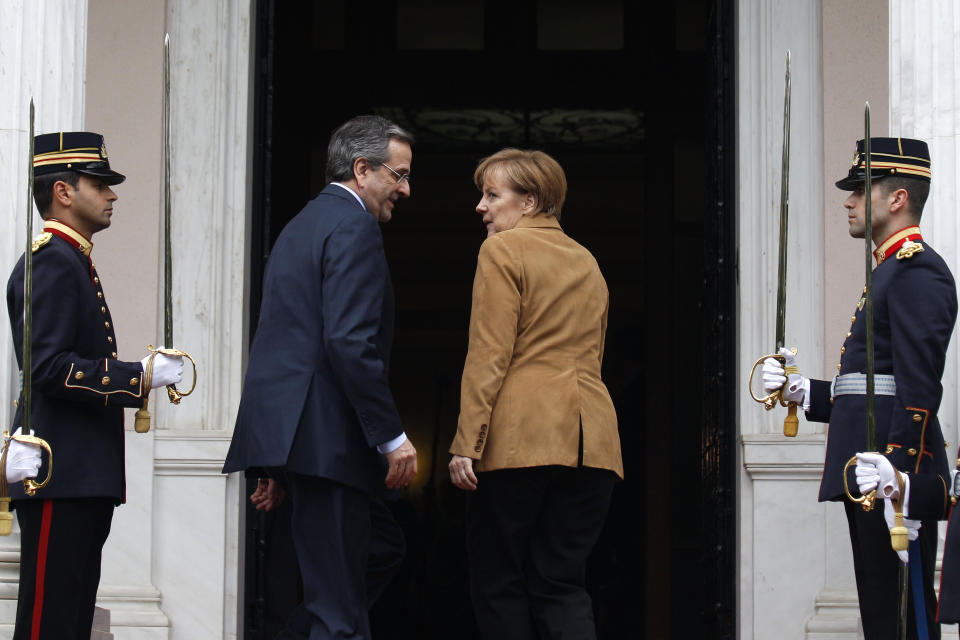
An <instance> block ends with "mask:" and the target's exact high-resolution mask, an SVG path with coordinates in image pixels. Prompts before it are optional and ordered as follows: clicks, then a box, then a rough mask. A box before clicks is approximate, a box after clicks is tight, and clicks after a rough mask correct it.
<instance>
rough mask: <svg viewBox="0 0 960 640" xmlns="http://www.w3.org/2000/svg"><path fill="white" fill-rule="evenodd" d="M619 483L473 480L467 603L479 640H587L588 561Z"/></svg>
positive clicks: (544, 472) (590, 628)
mask: <svg viewBox="0 0 960 640" xmlns="http://www.w3.org/2000/svg"><path fill="white" fill-rule="evenodd" d="M615 482H616V475H615V474H614V473H613V472H611V471H606V470H601V469H590V468H585V467H580V468H570V467H535V468H530V469H504V470H500V471H488V472H485V473H478V474H477V490H476V492H473V493H471V494H469V495H468V500H467V558H468V562H469V567H470V596H471V600H472V602H473V610H474V614H475V615H476V618H477V628H478V629H479V632H480V637H481V638H483V639H484V640H527V639H535V638H539V639H541V640H547V639H550V640H554V639H559V638H564V639H571V640H590V639H592V638H595V637H596V628H595V624H594V620H593V605H592V602H591V600H590V596H589V595H588V594H587V590H586V585H585V582H586V564H587V557H588V556H589V555H590V552H591V551H592V550H593V546H594V545H595V544H596V542H597V538H598V537H599V536H600V532H601V531H602V530H603V523H604V520H605V519H606V516H607V510H608V508H609V506H610V498H611V495H612V493H613V485H614V483H615Z"/></svg>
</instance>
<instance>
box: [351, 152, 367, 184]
mask: <svg viewBox="0 0 960 640" xmlns="http://www.w3.org/2000/svg"><path fill="white" fill-rule="evenodd" d="M370 170H371V167H370V163H369V162H368V161H367V159H366V158H357V159H356V160H354V161H353V179H354V180H356V181H357V184H360V180H361V178H363V179H366V177H367V174H369V173H370Z"/></svg>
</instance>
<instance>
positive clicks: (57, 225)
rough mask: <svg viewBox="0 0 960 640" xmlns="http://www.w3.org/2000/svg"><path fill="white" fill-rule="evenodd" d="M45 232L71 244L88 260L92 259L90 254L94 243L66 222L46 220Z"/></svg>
mask: <svg viewBox="0 0 960 640" xmlns="http://www.w3.org/2000/svg"><path fill="white" fill-rule="evenodd" d="M43 230H44V231H47V232H49V233H52V234H53V235H55V236H59V237H61V238H63V239H64V240H66V241H67V242H68V243H70V245H71V246H73V248H75V249H76V250H77V251H79V252H80V253H82V254H83V255H85V256H87V257H88V258H89V257H90V252H91V251H93V243H92V242H90V241H89V240H87V239H86V238H84V237H83V234H82V233H80V232H79V231H77V230H76V229H74V228H73V227H71V226H70V225H68V224H67V223H66V222H60V221H59V220H53V219H50V220H46V221H44V223H43Z"/></svg>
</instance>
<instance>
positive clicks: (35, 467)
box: [6, 427, 43, 483]
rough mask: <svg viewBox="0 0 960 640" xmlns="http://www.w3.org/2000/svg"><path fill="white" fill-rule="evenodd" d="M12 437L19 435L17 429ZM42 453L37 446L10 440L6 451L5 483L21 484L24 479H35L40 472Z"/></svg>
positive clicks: (18, 429)
mask: <svg viewBox="0 0 960 640" xmlns="http://www.w3.org/2000/svg"><path fill="white" fill-rule="evenodd" d="M13 435H15V436H18V435H20V428H19V427H17V430H16V431H14V432H13ZM42 451H43V449H41V448H40V446H39V445H32V444H25V443H23V442H19V441H17V440H13V439H11V440H10V446H9V448H8V449H7V468H6V473H7V482H9V483H13V482H21V481H22V480H23V479H24V478H36V477H37V473H39V471H40V463H41V461H42V460H41V458H40V454H41V452H42Z"/></svg>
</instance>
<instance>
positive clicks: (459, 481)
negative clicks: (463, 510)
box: [447, 455, 477, 491]
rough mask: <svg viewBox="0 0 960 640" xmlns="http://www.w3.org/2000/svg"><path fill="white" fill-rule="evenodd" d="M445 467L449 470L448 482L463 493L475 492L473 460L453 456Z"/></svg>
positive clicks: (475, 480)
mask: <svg viewBox="0 0 960 640" xmlns="http://www.w3.org/2000/svg"><path fill="white" fill-rule="evenodd" d="M447 466H448V468H449V469H450V482H452V483H453V485H454V486H455V487H457V488H458V489H463V490H464V491H476V490H477V476H476V474H475V473H474V472H473V458H467V457H466V456H456V455H455V456H453V458H452V459H451V460H450V464H449V465H447Z"/></svg>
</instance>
